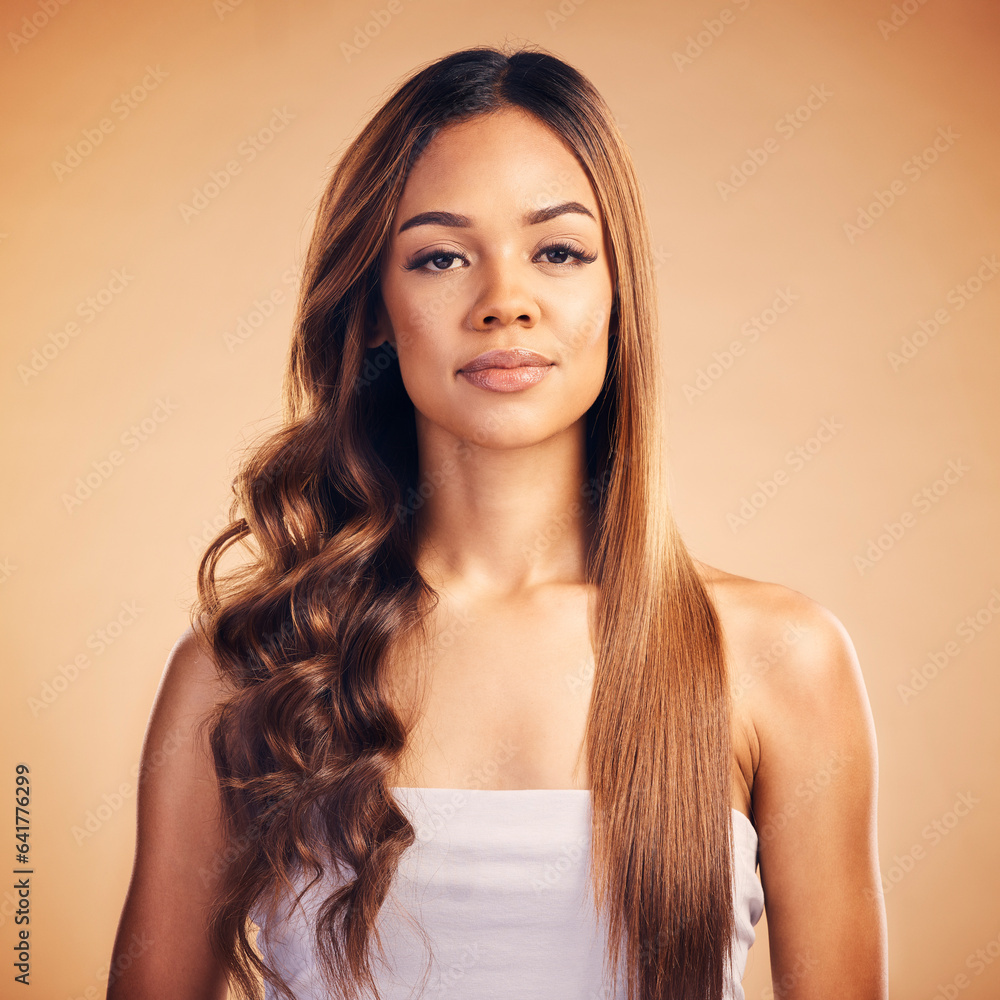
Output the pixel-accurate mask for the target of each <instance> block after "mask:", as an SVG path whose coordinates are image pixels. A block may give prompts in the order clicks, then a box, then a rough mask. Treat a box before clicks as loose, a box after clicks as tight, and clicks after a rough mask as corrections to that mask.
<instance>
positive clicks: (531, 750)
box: [389, 587, 753, 814]
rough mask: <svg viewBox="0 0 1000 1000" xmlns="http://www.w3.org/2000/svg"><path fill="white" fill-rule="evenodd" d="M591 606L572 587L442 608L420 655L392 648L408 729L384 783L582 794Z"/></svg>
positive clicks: (739, 797) (744, 725)
mask: <svg viewBox="0 0 1000 1000" xmlns="http://www.w3.org/2000/svg"><path fill="white" fill-rule="evenodd" d="M594 597H595V595H594V594H593V593H592V592H591V591H589V590H586V589H584V588H579V587H578V588H566V589H565V590H564V591H561V592H558V593H553V594H551V595H550V596H549V598H548V599H547V600H546V601H542V602H539V601H536V602H532V603H531V604H523V605H508V606H495V605H493V606H491V605H486V604H478V605H477V604H473V603H469V604H462V603H459V602H445V601H442V602H441V604H440V605H439V606H438V607H437V608H436V609H435V610H434V612H433V613H432V614H431V615H430V616H429V619H428V632H427V643H426V646H424V648H423V653H422V654H421V653H420V652H419V651H418V650H417V649H416V648H415V647H412V646H411V647H410V649H409V650H408V651H404V650H400V651H399V652H398V653H397V654H396V655H394V656H393V658H392V665H391V666H390V668H389V679H390V685H389V690H390V694H391V701H392V703H393V706H394V708H395V709H396V710H397V712H398V713H399V714H400V716H401V717H402V718H403V719H404V720H405V721H406V722H407V724H408V727H409V735H408V740H407V753H406V755H405V758H404V760H403V761H402V763H401V767H400V773H399V776H398V779H397V780H396V781H395V782H394V783H395V784H397V785H404V786H412V787H425V788H482V789H515V788H578V789H586V788H589V787H590V781H589V775H588V773H587V765H586V760H585V752H584V742H583V741H584V733H585V728H586V723H587V715H588V710H589V706H590V695H591V691H592V689H593V677H594V651H593V645H592V642H591V635H592V628H593V622H594V619H593V607H594V605H593V601H594ZM733 692H734V703H733V715H732V720H731V722H732V724H731V733H732V741H733V794H732V801H733V806H734V807H735V808H738V809H739V810H740V811H741V812H743V813H744V814H746V813H747V811H748V806H749V801H750V786H751V783H752V773H753V769H752V766H751V762H750V746H749V740H748V732H749V730H750V720H749V719H748V718H747V716H746V706H745V704H744V702H743V700H742V699H741V698H740V690H739V687H738V686H734V687H733Z"/></svg>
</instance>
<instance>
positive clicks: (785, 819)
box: [696, 563, 888, 1000]
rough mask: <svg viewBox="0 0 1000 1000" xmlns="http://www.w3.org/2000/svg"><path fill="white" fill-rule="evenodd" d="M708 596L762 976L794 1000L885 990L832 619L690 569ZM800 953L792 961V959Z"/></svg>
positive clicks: (867, 757) (872, 876) (843, 643)
mask: <svg viewBox="0 0 1000 1000" xmlns="http://www.w3.org/2000/svg"><path fill="white" fill-rule="evenodd" d="M696 565H697V568H698V571H699V573H700V574H701V575H702V578H703V579H704V581H705V583H706V585H707V586H708V589H709V592H710V594H711V596H712V598H713V600H714V602H715V605H716V608H717V610H718V613H719V617H720V620H721V624H722V629H723V633H724V637H725V641H726V648H727V654H728V660H729V664H730V676H731V686H732V690H733V695H734V697H733V705H734V713H735V714H736V715H737V716H738V718H739V719H741V720H744V721H745V722H746V723H747V724H748V725H749V726H750V727H751V730H752V733H753V735H754V739H755V740H756V743H757V746H756V756H755V759H754V762H753V778H752V783H751V811H752V817H751V819H752V822H753V823H754V826H755V829H756V830H757V835H758V860H759V865H760V872H761V876H760V877H761V884H762V886H763V889H764V899H765V907H766V909H767V914H768V939H769V949H770V958H771V974H772V977H773V978H774V980H775V981H776V982H777V981H779V980H780V981H785V979H788V981H790V982H792V981H794V982H796V987H797V990H798V992H797V993H796V996H798V995H802V996H807V995H808V996H827V995H832V994H831V993H830V983H836V984H837V995H838V996H851V997H862V996H863V997H872V998H874V997H879V998H880V1000H882V998H885V997H886V996H887V995H888V994H887V986H886V983H887V978H888V977H887V940H886V921H885V903H884V900H883V897H882V886H881V881H880V874H879V861H878V844H877V818H876V817H877V797H878V753H877V745H876V738H875V725H874V721H873V718H872V712H871V706H870V704H869V700H868V694H867V691H866V689H865V683H864V679H863V676H862V672H861V666H860V664H859V662H858V658H857V655H856V653H855V650H854V644H853V643H852V641H851V638H850V636H849V635H848V634H847V631H846V630H845V628H844V626H843V625H842V623H841V622H840V621H839V620H838V619H837V617H836V616H835V615H834V614H833V613H832V612H831V611H829V610H828V609H827V608H825V607H823V606H822V605H821V604H819V603H818V602H816V601H814V600H812V599H810V598H809V597H806V596H805V595H804V594H801V593H798V592H797V591H795V590H792V589H790V588H788V587H783V586H780V585H779V584H774V583H763V582H760V581H756V580H749V579H746V578H744V577H739V576H734V575H733V574H730V573H724V572H722V571H720V570H717V569H714V568H712V567H709V566H705V565H703V564H700V563H696ZM803 956H808V957H809V964H808V966H807V967H806V968H805V969H803V968H802V957H803Z"/></svg>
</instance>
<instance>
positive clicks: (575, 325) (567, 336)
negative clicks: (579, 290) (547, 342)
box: [556, 296, 611, 358]
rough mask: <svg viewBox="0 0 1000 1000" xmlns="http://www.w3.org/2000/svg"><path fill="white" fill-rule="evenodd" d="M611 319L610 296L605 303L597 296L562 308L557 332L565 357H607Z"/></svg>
mask: <svg viewBox="0 0 1000 1000" xmlns="http://www.w3.org/2000/svg"><path fill="white" fill-rule="evenodd" d="M610 318H611V299H610V296H609V297H608V298H607V300H605V299H603V298H599V297H597V296H593V297H589V298H584V299H583V300H582V301H581V302H579V303H578V304H576V305H574V306H571V307H569V308H564V309H563V311H562V317H561V319H560V322H559V325H558V329H557V331H556V332H557V336H558V337H559V341H560V343H561V344H563V346H564V347H565V348H566V351H567V354H568V355H570V356H572V355H587V354H593V355H594V356H595V358H597V357H599V356H601V355H604V354H606V352H607V336H608V323H609V320H610Z"/></svg>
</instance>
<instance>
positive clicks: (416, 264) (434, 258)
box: [403, 250, 465, 271]
mask: <svg viewBox="0 0 1000 1000" xmlns="http://www.w3.org/2000/svg"><path fill="white" fill-rule="evenodd" d="M456 260H465V258H464V257H463V256H462V255H461V254H460V253H450V252H448V251H446V250H429V251H427V253H424V254H421V255H420V256H419V257H415V258H414V259H413V260H409V261H407V262H406V263H405V264H404V265H403V266H404V267H405V268H406V270H407V271H416V270H426V271H454V270H457V268H454V267H452V266H451V265H452V264H453V263H454V262H455V261H456ZM439 261H446V262H447V264H446V266H445V267H437V264H438V262H439ZM429 263H433V264H434V265H435V266H434V267H426V268H425V267H424V265H425V264H429Z"/></svg>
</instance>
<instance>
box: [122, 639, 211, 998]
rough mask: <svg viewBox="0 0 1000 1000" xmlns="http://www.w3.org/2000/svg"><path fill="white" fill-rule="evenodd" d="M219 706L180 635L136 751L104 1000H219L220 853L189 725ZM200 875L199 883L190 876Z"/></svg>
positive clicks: (197, 651) (204, 667)
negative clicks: (214, 923) (213, 940)
mask: <svg viewBox="0 0 1000 1000" xmlns="http://www.w3.org/2000/svg"><path fill="white" fill-rule="evenodd" d="M222 697H223V688H222V682H221V680H220V679H219V678H218V676H217V671H216V668H215V665H214V663H213V661H212V660H211V658H210V657H209V656H208V655H206V654H205V652H204V651H203V650H202V649H201V647H200V643H199V640H198V639H197V637H196V636H195V635H194V633H193V632H192V631H191V630H190V629H189V630H188V631H187V632H185V633H184V635H182V636H181V638H180V639H179V640H178V641H177V643H176V645H175V646H174V648H173V649H172V650H171V652H170V656H169V657H168V659H167V663H166V668H165V670H164V672H163V677H162V678H161V680H160V686H159V689H158V690H157V693H156V699H155V701H154V703H153V709H152V712H151V714H150V718H149V723H148V725H147V728H146V736H145V740H144V742H143V747H142V759H141V770H140V772H139V776H140V778H139V786H138V791H137V810H138V815H137V834H136V846H135V858H134V862H133V868H132V878H131V881H130V883H129V887H128V893H127V895H126V898H125V904H124V907H123V909H122V914H121V919H120V921H119V924H118V933H117V935H116V938H115V943H114V950H113V952H112V956H111V972H110V975H109V977H108V992H107V1000H168V998H169V1000H225V998H226V995H227V985H226V979H225V975H224V973H223V970H222V969H221V968H220V967H219V965H218V963H217V962H216V960H215V958H214V957H213V956H212V953H211V950H210V948H209V945H208V938H207V920H206V913H205V906H206V903H207V902H208V899H209V893H210V890H211V881H212V880H211V879H210V878H208V877H206V872H211V871H213V864H214V861H215V858H216V857H217V856H219V854H220V853H221V851H222V848H223V842H222V837H221V827H220V824H219V815H220V813H219V796H218V792H217V787H216V778H215V770H214V767H213V764H212V760H211V754H210V751H209V749H208V746H207V739H206V738H205V737H204V735H203V734H199V733H196V732H195V731H194V730H193V727H194V725H195V724H196V723H197V722H198V721H199V720H200V719H201V718H202V717H203V716H204V715H205V714H206V713H207V712H208V711H209V710H210V709H211V708H212V706H213V705H214V704H215V703H216V701H219V700H221V699H222ZM199 873H200V874H199Z"/></svg>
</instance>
